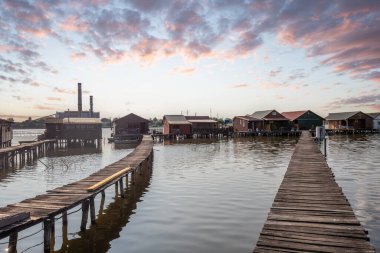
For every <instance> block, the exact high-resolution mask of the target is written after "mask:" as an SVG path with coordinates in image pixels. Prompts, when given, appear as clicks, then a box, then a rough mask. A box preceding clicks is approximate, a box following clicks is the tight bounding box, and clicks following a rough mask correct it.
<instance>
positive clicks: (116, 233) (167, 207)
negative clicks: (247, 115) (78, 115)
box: [0, 129, 380, 253]
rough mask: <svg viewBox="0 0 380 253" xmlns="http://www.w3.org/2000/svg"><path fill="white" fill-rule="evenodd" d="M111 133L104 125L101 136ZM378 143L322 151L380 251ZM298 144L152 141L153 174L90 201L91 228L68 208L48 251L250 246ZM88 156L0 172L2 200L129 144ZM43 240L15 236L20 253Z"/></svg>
mask: <svg viewBox="0 0 380 253" xmlns="http://www.w3.org/2000/svg"><path fill="white" fill-rule="evenodd" d="M109 133H110V132H109V129H105V130H104V135H103V136H108V135H109ZM16 138H17V137H16V134H15V139H16ZM379 143H380V135H368V136H364V137H363V136H354V137H353V136H334V137H331V138H330V140H329V141H328V149H327V150H328V158H327V159H328V163H329V165H330V167H332V168H333V171H334V172H335V174H336V179H337V181H338V183H339V185H340V186H342V188H343V191H344V192H345V194H346V196H347V198H348V199H349V201H350V203H351V205H352V207H353V208H354V210H355V214H356V215H357V216H358V218H359V219H360V221H361V222H362V224H363V225H364V226H365V227H366V229H367V230H369V233H370V237H371V242H372V243H373V244H375V245H376V247H377V248H378V249H380V238H379V237H378V236H379V235H380V224H379V220H380V219H379V218H380V217H379V214H380V212H379V208H380V197H379V196H380V194H379V193H378V190H379V188H380V184H379V183H380V173H379V172H380V171H379V170H380V168H379V167H380V166H379V165H380V147H379ZM295 144H296V138H279V137H273V138H271V137H261V138H260V137H256V138H253V139H250V138H241V139H232V140H231V139H229V140H219V141H209V140H193V141H182V142H175V143H165V144H163V143H159V144H155V146H154V164H153V173H152V175H151V176H149V177H148V178H147V179H146V180H144V181H143V182H141V183H140V184H138V186H136V187H134V188H130V189H129V190H128V191H129V192H128V193H129V194H127V195H128V196H129V197H128V198H127V199H121V198H119V197H115V189H114V188H113V187H110V188H109V189H108V190H107V191H106V199H105V203H101V200H100V197H97V198H96V207H97V210H98V209H99V207H100V206H103V210H102V211H101V212H99V216H98V224H96V225H94V226H90V225H89V226H88V227H89V230H87V231H86V232H85V233H81V232H79V223H80V217H81V213H80V212H78V213H74V214H72V215H70V216H69V226H68V228H67V230H68V231H67V232H68V235H67V238H66V236H63V233H62V227H61V225H60V222H57V223H56V231H57V232H56V241H55V247H54V249H55V252H150V251H155V252H185V253H186V252H252V250H253V248H254V246H255V243H256V241H257V239H258V237H259V234H260V231H261V229H262V226H263V224H264V222H265V220H266V217H267V214H268V211H269V208H270V206H271V205H272V202H273V199H274V196H275V194H276V192H277V190H278V187H279V185H280V183H281V181H282V178H283V175H284V173H285V171H286V168H287V165H288V163H289V160H290V157H291V155H292V153H293V150H294V146H295ZM88 152H89V153H86V154H80V152H79V151H78V152H77V154H76V155H75V156H72V157H68V156H67V154H68V153H67V151H66V153H65V151H62V154H63V155H62V154H60V153H59V152H55V153H53V154H50V155H49V156H48V157H45V158H41V159H40V160H41V161H42V162H44V163H45V164H47V165H54V169H47V167H46V166H44V165H43V164H42V163H40V162H39V163H37V165H35V166H30V167H27V168H22V169H17V170H7V171H3V172H1V171H0V192H1V194H0V203H1V206H4V205H6V204H9V203H13V202H16V201H19V200H22V199H24V198H27V197H33V196H34V195H36V194H40V193H43V192H45V191H46V190H48V189H52V188H55V187H57V186H60V185H62V184H66V183H68V182H72V181H76V180H78V179H80V178H83V177H85V176H87V175H89V174H91V173H92V172H93V171H97V170H99V169H100V168H102V167H104V166H105V165H107V164H109V163H111V162H113V161H116V160H118V159H120V158H121V157H123V156H125V155H126V154H127V153H128V152H131V149H115V147H113V146H112V145H110V144H108V143H105V142H104V143H103V146H102V150H101V151H99V150H93V151H88ZM69 158H70V159H69ZM76 209H77V208H74V209H73V210H74V211H75V210H76ZM40 229H41V225H37V226H34V227H32V228H29V229H27V230H25V231H23V232H21V233H20V234H19V238H22V237H23V236H27V235H30V234H32V233H34V232H38V231H39V230H40ZM42 238H43V237H42V232H39V233H37V234H36V235H33V236H32V237H29V238H26V239H24V240H21V241H20V242H19V244H18V252H22V251H25V250H26V251H25V252H41V250H42V245H38V244H40V243H41V242H42ZM2 242H6V240H1V241H0V243H2ZM34 245H36V246H35V247H32V248H30V247H31V246H34ZM1 248H4V249H5V248H6V245H1V244H0V249H1ZM28 248H29V249H28Z"/></svg>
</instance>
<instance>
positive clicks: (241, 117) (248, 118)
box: [234, 115, 261, 121]
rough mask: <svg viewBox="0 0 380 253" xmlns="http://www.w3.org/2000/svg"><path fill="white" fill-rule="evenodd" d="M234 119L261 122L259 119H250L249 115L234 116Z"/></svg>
mask: <svg viewBox="0 0 380 253" xmlns="http://www.w3.org/2000/svg"><path fill="white" fill-rule="evenodd" d="M234 118H238V119H243V120H247V121H261V119H257V118H254V117H251V116H249V115H246V116H235V117H234Z"/></svg>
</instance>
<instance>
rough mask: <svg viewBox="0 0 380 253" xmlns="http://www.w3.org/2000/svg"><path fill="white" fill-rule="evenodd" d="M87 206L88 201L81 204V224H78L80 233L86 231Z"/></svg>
mask: <svg viewBox="0 0 380 253" xmlns="http://www.w3.org/2000/svg"><path fill="white" fill-rule="evenodd" d="M88 206H89V200H88V199H86V200H85V201H83V202H82V222H81V224H80V230H81V231H84V230H86V225H87V219H88Z"/></svg>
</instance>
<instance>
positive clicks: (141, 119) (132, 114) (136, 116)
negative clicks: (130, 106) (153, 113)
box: [113, 113, 149, 122]
mask: <svg viewBox="0 0 380 253" xmlns="http://www.w3.org/2000/svg"><path fill="white" fill-rule="evenodd" d="M128 118H131V119H134V120H139V121H144V122H149V120H147V119H144V118H142V117H140V116H139V115H136V114H134V113H130V114H128V115H125V116H124V117H121V118H118V119H115V120H114V121H113V122H117V121H119V120H121V119H128Z"/></svg>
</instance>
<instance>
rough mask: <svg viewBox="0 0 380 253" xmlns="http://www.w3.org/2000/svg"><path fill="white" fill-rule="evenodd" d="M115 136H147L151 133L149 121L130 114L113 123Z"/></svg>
mask: <svg viewBox="0 0 380 253" xmlns="http://www.w3.org/2000/svg"><path fill="white" fill-rule="evenodd" d="M112 126H113V129H114V130H113V131H114V135H115V136H122V135H130V134H147V133H148V131H149V120H147V119H144V118H142V117H140V116H138V115H136V114H134V113H130V114H128V115H126V116H124V117H122V118H119V119H116V120H114V121H113V122H112Z"/></svg>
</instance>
